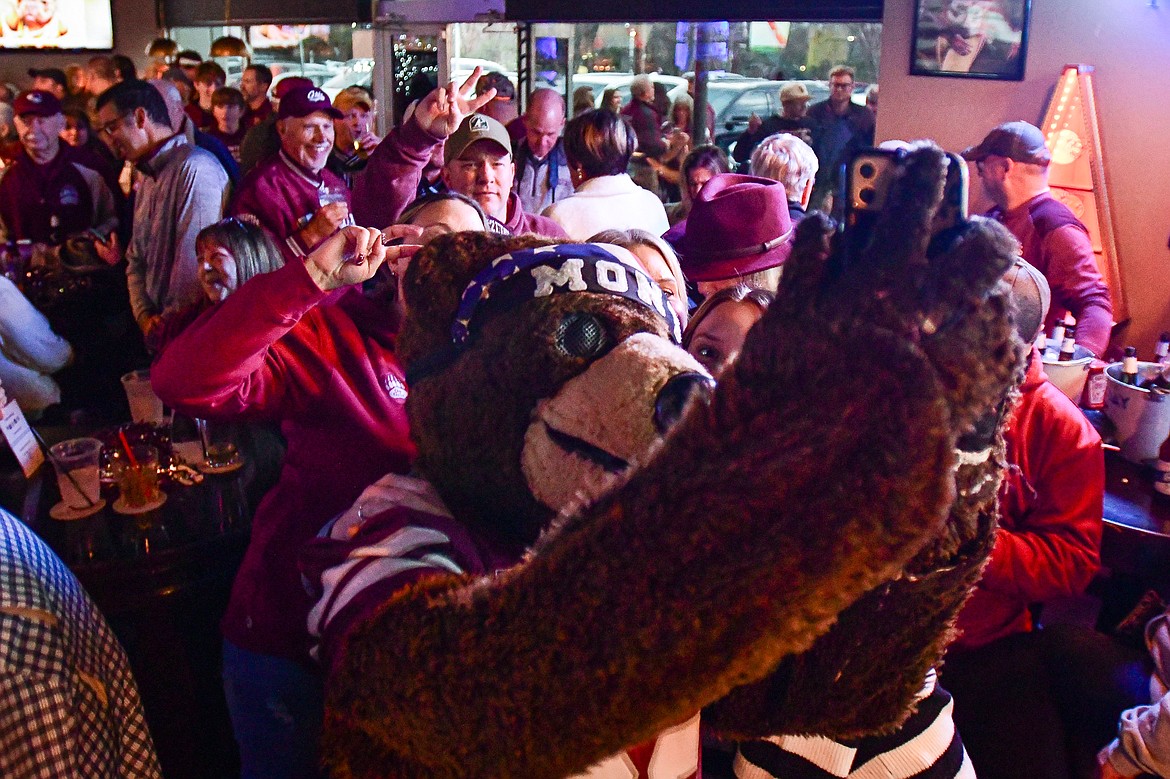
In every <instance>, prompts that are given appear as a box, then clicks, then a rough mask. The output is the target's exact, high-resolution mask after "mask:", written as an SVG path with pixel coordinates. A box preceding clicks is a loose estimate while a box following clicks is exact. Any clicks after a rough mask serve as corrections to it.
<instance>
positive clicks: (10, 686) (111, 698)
mask: <svg viewBox="0 0 1170 779" xmlns="http://www.w3.org/2000/svg"><path fill="white" fill-rule="evenodd" d="M0 776H4V777H6V779H29V778H31V777H36V778H38V779H40V778H42V777H43V778H44V779H60V778H62V777H81V776H84V777H102V778H103V779H104V778H106V777H111V778H112V777H160V776H161V772H160V771H159V765H158V759H157V758H156V757H155V754H154V745H153V743H152V742H151V740H150V732H149V731H148V730H147V727H146V721H145V719H144V718H143V714H142V704H141V702H140V701H139V699H138V689H137V687H135V685H134V678H133V677H132V676H131V674H130V668H129V665H128V664H127V661H126V655H125V653H124V652H123V651H122V647H121V646H120V645H119V644H118V641H117V639H116V638H114V634H113V633H112V632H111V631H110V628H109V626H108V625H107V624H106V621H105V620H104V619H103V618H102V615H101V614H100V613H99V612H98V610H97V607H96V606H94V605H93V603H92V602H91V601H90V599H89V597H88V596H87V595H86V594H85V591H84V590H83V589H82V588H81V585H80V584H79V583H78V581H77V579H76V578H74V576H73V574H71V573H70V572H69V570H68V569H67V568H66V567H65V565H64V563H62V562H61V560H60V559H58V557H57V556H56V555H54V554H53V552H52V551H50V550H49V548H48V547H47V546H46V545H45V544H44V542H43V541H41V540H40V539H39V538H37V536H36V535H35V534H33V532H32V531H30V530H29V529H28V528H27V527H25V526H24V525H23V524H22V523H21V522H20V521H19V520H18V519H16V517H14V516H12V515H11V514H9V513H7V512H5V511H3V510H2V509H0Z"/></svg>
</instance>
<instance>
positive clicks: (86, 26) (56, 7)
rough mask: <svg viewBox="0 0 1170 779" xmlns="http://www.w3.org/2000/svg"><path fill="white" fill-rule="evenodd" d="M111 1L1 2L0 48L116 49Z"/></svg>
mask: <svg viewBox="0 0 1170 779" xmlns="http://www.w3.org/2000/svg"><path fill="white" fill-rule="evenodd" d="M113 47H114V29H113V24H112V22H111V19H110V0H0V49H112V48H113Z"/></svg>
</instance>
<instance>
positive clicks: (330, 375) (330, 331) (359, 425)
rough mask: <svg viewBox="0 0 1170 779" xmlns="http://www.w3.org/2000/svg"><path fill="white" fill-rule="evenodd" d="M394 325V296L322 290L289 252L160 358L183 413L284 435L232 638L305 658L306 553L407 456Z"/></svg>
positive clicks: (232, 617) (238, 591) (231, 612)
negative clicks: (272, 427)
mask: <svg viewBox="0 0 1170 779" xmlns="http://www.w3.org/2000/svg"><path fill="white" fill-rule="evenodd" d="M397 331H398V322H397V319H396V317H395V316H394V314H393V312H392V311H391V310H389V309H388V307H386V306H384V305H382V304H380V303H377V302H375V301H373V300H370V299H368V298H366V297H364V296H363V295H362V293H361V290H359V289H357V288H353V287H350V288H347V289H344V290H338V291H335V292H331V293H325V292H321V291H320V290H319V289H318V288H317V286H316V284H314V283H313V281H312V279H310V278H309V274H308V272H307V271H306V270H305V267H304V263H303V262H300V261H297V262H290V263H289V264H288V265H285V266H284V267H283V268H280V269H279V270H275V271H273V272H271V273H266V274H262V275H260V276H257V277H255V278H253V279H251V280H250V281H248V282H247V283H246V284H243V285H242V286H241V287H240V288H239V289H238V290H236V291H235V292H233V293H232V295H231V296H230V297H229V298H227V300H225V301H224V302H222V303H220V304H218V305H217V306H215V307H214V308H212V309H211V310H210V311H208V312H206V313H204V314H203V315H202V316H201V317H200V318H199V319H197V320H196V321H195V322H194V323H192V324H191V325H190V326H188V327H187V329H186V330H184V331H183V333H182V334H181V335H179V336H178V337H177V338H175V340H174V341H172V342H171V343H170V345H169V346H167V348H166V350H165V351H164V352H163V353H162V356H161V357H159V359H158V362H156V363H155V364H154V366H153V367H152V369H151V380H152V382H153V384H154V388H155V391H156V392H157V393H158V395H159V397H161V398H163V399H164V402H166V403H168V404H169V405H171V406H173V407H175V408H177V409H179V410H180V411H181V412H182V413H185V414H189V415H191V416H196V417H210V418H222V419H232V418H241V417H244V418H258V419H263V420H269V421H275V422H279V423H280V428H281V432H282V433H283V434H284V436H285V438H286V439H287V440H288V453H287V455H286V456H285V460H284V464H283V465H282V466H281V472H280V478H279V480H278V481H277V484H276V486H275V487H273V488H272V490H271V491H269V493H268V494H267V495H265V496H264V500H263V501H261V503H260V506H259V508H258V509H257V510H256V516H255V518H254V520H253V523H252V540H251V543H250V544H249V546H248V551H247V552H246V553H245V555H244V562H243V564H242V565H241V567H240V572H239V574H237V576H236V581H235V584H234V585H233V587H232V595H231V600H230V601H229V602H228V608H227V613H226V614H225V615H224V618H223V634H224V637H225V638H226V639H227V640H229V641H231V642H232V643H234V644H236V645H237V646H239V647H242V648H244V649H247V650H249V651H252V652H257V653H260V654H267V655H276V656H282V657H289V658H293V659H301V660H305V661H306V662H307V661H308V648H309V647H308V640H309V636H308V631H307V629H306V618H307V617H308V613H309V607H310V605H311V603H310V599H309V595H308V594H307V593H306V592H305V588H304V586H303V585H302V582H301V577H300V574H299V573H298V572H297V565H296V561H297V554H298V552H300V551H301V548H302V547H303V546H304V545H305V543H307V542H308V541H309V539H311V538H313V537H314V536H315V535H316V534H317V531H318V530H320V529H321V527H322V526H323V525H324V524H325V523H326V522H327V521H329V520H330V519H331V518H332V517H334V516H335V515H337V514H338V513H340V512H341V511H343V510H345V509H346V508H348V507H349V506H350V504H352V503H353V501H354V500H355V499H356V498H357V496H358V495H359V494H360V493H361V491H362V489H363V488H364V487H366V485H368V484H371V483H372V482H374V481H375V480H376V479H378V477H380V476H382V475H383V474H385V473H386V472H388V471H395V472H397V473H405V472H406V471H407V470H408V469H409V468H410V463H411V460H412V459H413V457H414V445H413V444H412V443H411V441H410V435H409V430H408V426H407V420H406V408H405V403H406V379H405V375H404V373H403V371H402V369H401V368H400V367H399V364H398V359H397V358H396V357H395V354H394V342H395V336H396V334H397Z"/></svg>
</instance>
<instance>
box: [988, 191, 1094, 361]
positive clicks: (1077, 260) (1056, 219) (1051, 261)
mask: <svg viewBox="0 0 1170 779" xmlns="http://www.w3.org/2000/svg"><path fill="white" fill-rule="evenodd" d="M990 216H992V217H994V218H996V219H998V220H999V221H1001V222H1003V224H1004V226H1006V227H1007V229H1009V230H1011V231H1012V234H1013V235H1015V236H1016V238H1018V239H1019V241H1020V245H1021V247H1022V249H1021V252H1020V255H1021V256H1022V257H1023V258H1024V259H1025V260H1027V261H1028V262H1030V263H1031V264H1032V265H1035V266H1036V268H1037V269H1039V271H1040V272H1041V273H1043V274H1044V278H1046V279H1048V286H1050V287H1051V288H1052V306H1051V307H1050V308H1049V309H1048V319H1047V320H1045V322H1044V329H1045V331H1046V332H1050V331H1051V330H1052V326H1053V325H1054V324H1056V323H1057V322H1058V321H1060V320H1061V319H1063V318H1064V314H1065V312H1066V311H1071V312H1072V315H1073V316H1074V317H1076V319H1077V343H1079V344H1080V345H1081V346H1084V347H1087V348H1089V349H1092V350H1093V352H1094V353H1095V354H1097V355H1103V354H1104V353H1105V348H1106V347H1107V346H1108V345H1109V333H1110V331H1111V330H1112V328H1113V303H1112V301H1111V300H1110V297H1109V286H1108V285H1107V284H1106V283H1105V280H1104V279H1103V278H1102V277H1101V272H1100V271H1099V270H1098V269H1097V260H1096V258H1095V257H1094V256H1093V243H1092V241H1091V240H1090V239H1089V232H1088V230H1086V229H1085V226H1084V225H1083V224H1081V222H1080V221H1079V220H1078V219H1077V218H1076V216H1074V215H1073V212H1072V211H1070V210H1069V208H1068V207H1067V206H1066V205H1064V204H1063V203H1061V202H1060V201H1059V200H1057V199H1056V198H1054V197H1053V196H1052V195H1051V194H1049V193H1047V192H1045V193H1043V194H1040V195H1037V196H1036V197H1034V198H1032V199H1031V200H1029V201H1028V202H1026V203H1021V204H1020V205H1018V206H1016V207H1015V208H1013V209H1012V210H1011V211H1007V212H1003V211H999V210H998V209H995V210H992V211H991V212H990Z"/></svg>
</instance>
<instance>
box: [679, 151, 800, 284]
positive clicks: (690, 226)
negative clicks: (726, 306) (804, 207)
mask: <svg viewBox="0 0 1170 779" xmlns="http://www.w3.org/2000/svg"><path fill="white" fill-rule="evenodd" d="M680 226H681V227H682V230H681V231H679V230H678V227H680ZM665 237H666V240H667V241H669V242H670V243H671V244H672V245H673V246H674V248H675V250H676V251H677V252H678V253H679V260H680V262H681V264H682V269H683V274H684V275H685V276H686V277H687V278H688V279H690V280H691V281H720V280H722V279H732V278H735V277H736V276H746V275H747V274H749V273H756V272H758V271H762V270H767V269H768V268H775V267H776V266H777V265H781V264H783V263H784V261H785V260H787V259H788V255H789V254H790V253H791V252H792V218H791V217H790V216H789V215H788V195H787V194H786V193H785V191H784V185H782V184H781V183H780V182H778V181H773V180H771V179H765V178H758V177H756V176H741V175H738V174H735V173H721V174H719V175H717V176H715V177H713V178H712V179H711V180H710V181H708V182H707V183H706V184H704V185H703V188H702V190H700V191H699V194H698V196H697V197H696V198H695V202H694V203H693V204H692V205H691V212H690V214H688V215H687V219H686V221H685V222H683V223H682V225H676V226H675V227H674V228H672V229H671V230H670V231H669V232H668V233H667V234H666V236H665Z"/></svg>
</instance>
